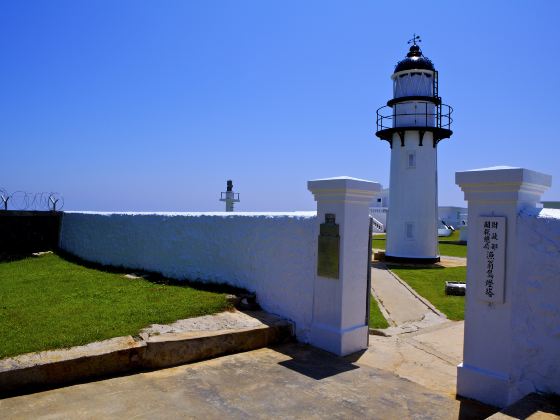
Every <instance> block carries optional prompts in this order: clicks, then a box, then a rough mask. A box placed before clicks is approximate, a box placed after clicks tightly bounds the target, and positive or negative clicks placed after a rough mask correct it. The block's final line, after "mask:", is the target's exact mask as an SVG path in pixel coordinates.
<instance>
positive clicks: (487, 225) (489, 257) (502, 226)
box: [469, 216, 506, 303]
mask: <svg viewBox="0 0 560 420" xmlns="http://www.w3.org/2000/svg"><path fill="white" fill-rule="evenodd" d="M477 236H478V237H479V238H478V240H477V241H476V242H475V243H477V247H478V249H477V250H476V255H477V260H478V261H475V262H473V263H474V264H475V265H476V267H477V268H476V269H477V273H476V274H477V276H476V278H477V281H478V297H479V298H480V299H482V300H483V301H485V302H490V303H504V283H505V274H506V273H505V271H506V218H505V217H495V216H488V217H486V216H481V217H479V218H478V226H477ZM469 239H470V238H469ZM473 239H474V238H473ZM473 242H474V241H473ZM470 263H471V262H470V261H469V264H470Z"/></svg>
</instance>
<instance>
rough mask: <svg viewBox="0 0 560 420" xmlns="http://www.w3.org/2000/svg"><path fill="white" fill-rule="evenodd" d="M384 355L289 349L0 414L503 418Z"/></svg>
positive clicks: (53, 394) (117, 383)
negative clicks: (400, 369)
mask: <svg viewBox="0 0 560 420" xmlns="http://www.w3.org/2000/svg"><path fill="white" fill-rule="evenodd" d="M378 338H379V339H384V338H382V337H378ZM384 340H386V341H388V342H390V341H391V339H386V338H385V339H384ZM419 342H420V341H419ZM413 347H414V346H412V347H410V348H404V347H403V348H402V351H401V352H400V353H399V354H400V356H399V357H401V356H406V353H407V352H408V351H409V350H411V351H412V353H413V354H419V353H418V351H415V350H414V348H413ZM380 351H381V349H380V348H379V347H378V345H377V344H376V343H374V345H373V346H372V347H371V348H370V350H368V351H366V352H364V353H363V354H361V355H359V354H358V355H354V356H353V357H347V358H338V357H335V356H333V355H330V354H329V353H326V352H323V351H320V350H317V349H314V348H312V347H310V346H304V345H299V344H285V345H280V346H277V347H272V348H264V349H260V350H253V351H250V352H246V353H240V354H236V355H231V356H224V357H220V358H217V359H213V360H208V361H204V362H199V363H194V364H190V365H183V366H179V367H174V368H169V369H164V370H160V371H155V372H149V373H141V374H136V375H130V376H126V377H121V378H114V379H108V380H104V381H99V382H92V383H88V384H81V385H75V386H71V387H67V388H61V389H57V390H51V391H46V392H42V393H37V394H32V395H25V396H20V397H14V398H10V399H5V400H0V413H1V417H2V418H4V419H26V418H29V419H60V418H80V419H83V418H92V419H93V418H109V419H111V418H115V419H116V418H203V419H214V418H216V419H217V418H232V419H246V418H257V419H259V418H316V419H320V418H341V419H348V418H368V419H403V418H415V419H457V418H461V419H466V418H473V419H481V418H485V417H487V416H488V415H490V414H492V413H494V412H495V410H492V409H489V408H488V407H485V406H481V405H478V404H475V403H472V402H466V401H464V402H460V401H457V400H456V399H455V398H454V396H453V395H452V393H450V392H446V391H443V392H442V391H438V390H433V389H430V388H429V387H427V386H423V385H421V384H419V383H417V382H414V381H412V380H410V379H404V378H403V377H400V376H399V375H396V374H394V373H393V372H391V371H390V370H381V369H378V368H377V367H376V365H377V364H382V365H387V364H388V362H389V361H383V360H379V358H380V356H379V355H378V353H379V352H380ZM421 353H422V352H421ZM388 356H389V355H388V354H386V355H385V357H388ZM422 357H424V359H425V362H424V368H425V372H429V370H430V369H429V364H430V363H432V362H433V363H436V365H437V364H438V363H439V364H441V363H440V362H437V360H439V359H438V358H437V357H436V356H430V355H428V354H426V355H425V356H422ZM391 366H394V363H391ZM420 376H422V373H421V372H417V375H416V377H420ZM428 376H429V374H428ZM434 382H435V381H434Z"/></svg>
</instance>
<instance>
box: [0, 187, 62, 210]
mask: <svg viewBox="0 0 560 420" xmlns="http://www.w3.org/2000/svg"><path fill="white" fill-rule="evenodd" d="M63 207H64V197H62V195H60V194H59V193H57V192H38V193H29V192H25V191H14V192H12V193H9V192H8V191H6V190H5V189H3V188H0V210H20V211H21V210H23V211H25V210H27V211H60V210H61V209H62V208H63Z"/></svg>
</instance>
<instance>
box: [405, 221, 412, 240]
mask: <svg viewBox="0 0 560 420" xmlns="http://www.w3.org/2000/svg"><path fill="white" fill-rule="evenodd" d="M404 234H405V237H406V239H414V223H412V222H406V223H405V224H404Z"/></svg>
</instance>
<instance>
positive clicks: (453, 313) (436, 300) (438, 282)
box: [389, 266, 467, 321]
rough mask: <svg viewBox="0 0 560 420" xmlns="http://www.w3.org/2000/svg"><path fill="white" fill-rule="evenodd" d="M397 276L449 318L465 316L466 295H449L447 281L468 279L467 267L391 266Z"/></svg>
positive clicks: (456, 318)
mask: <svg viewBox="0 0 560 420" xmlns="http://www.w3.org/2000/svg"><path fill="white" fill-rule="evenodd" d="M389 268H390V269H391V271H393V272H394V273H395V274H396V275H397V276H399V277H400V278H401V279H403V280H404V281H405V282H407V283H408V284H409V285H410V286H411V287H412V288H413V289H414V290H416V292H417V293H418V294H419V295H421V296H422V297H424V298H426V299H428V300H429V301H430V302H431V303H432V304H433V305H434V306H435V307H436V308H438V309H439V310H440V311H441V312H443V313H444V314H445V315H447V317H448V318H449V319H452V320H455V321H459V320H462V319H464V317H465V297H464V296H447V295H446V294H445V282H446V281H466V280H465V279H466V278H467V267H447V268H444V267H436V268H415V267H404V266H390V267H389Z"/></svg>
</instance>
